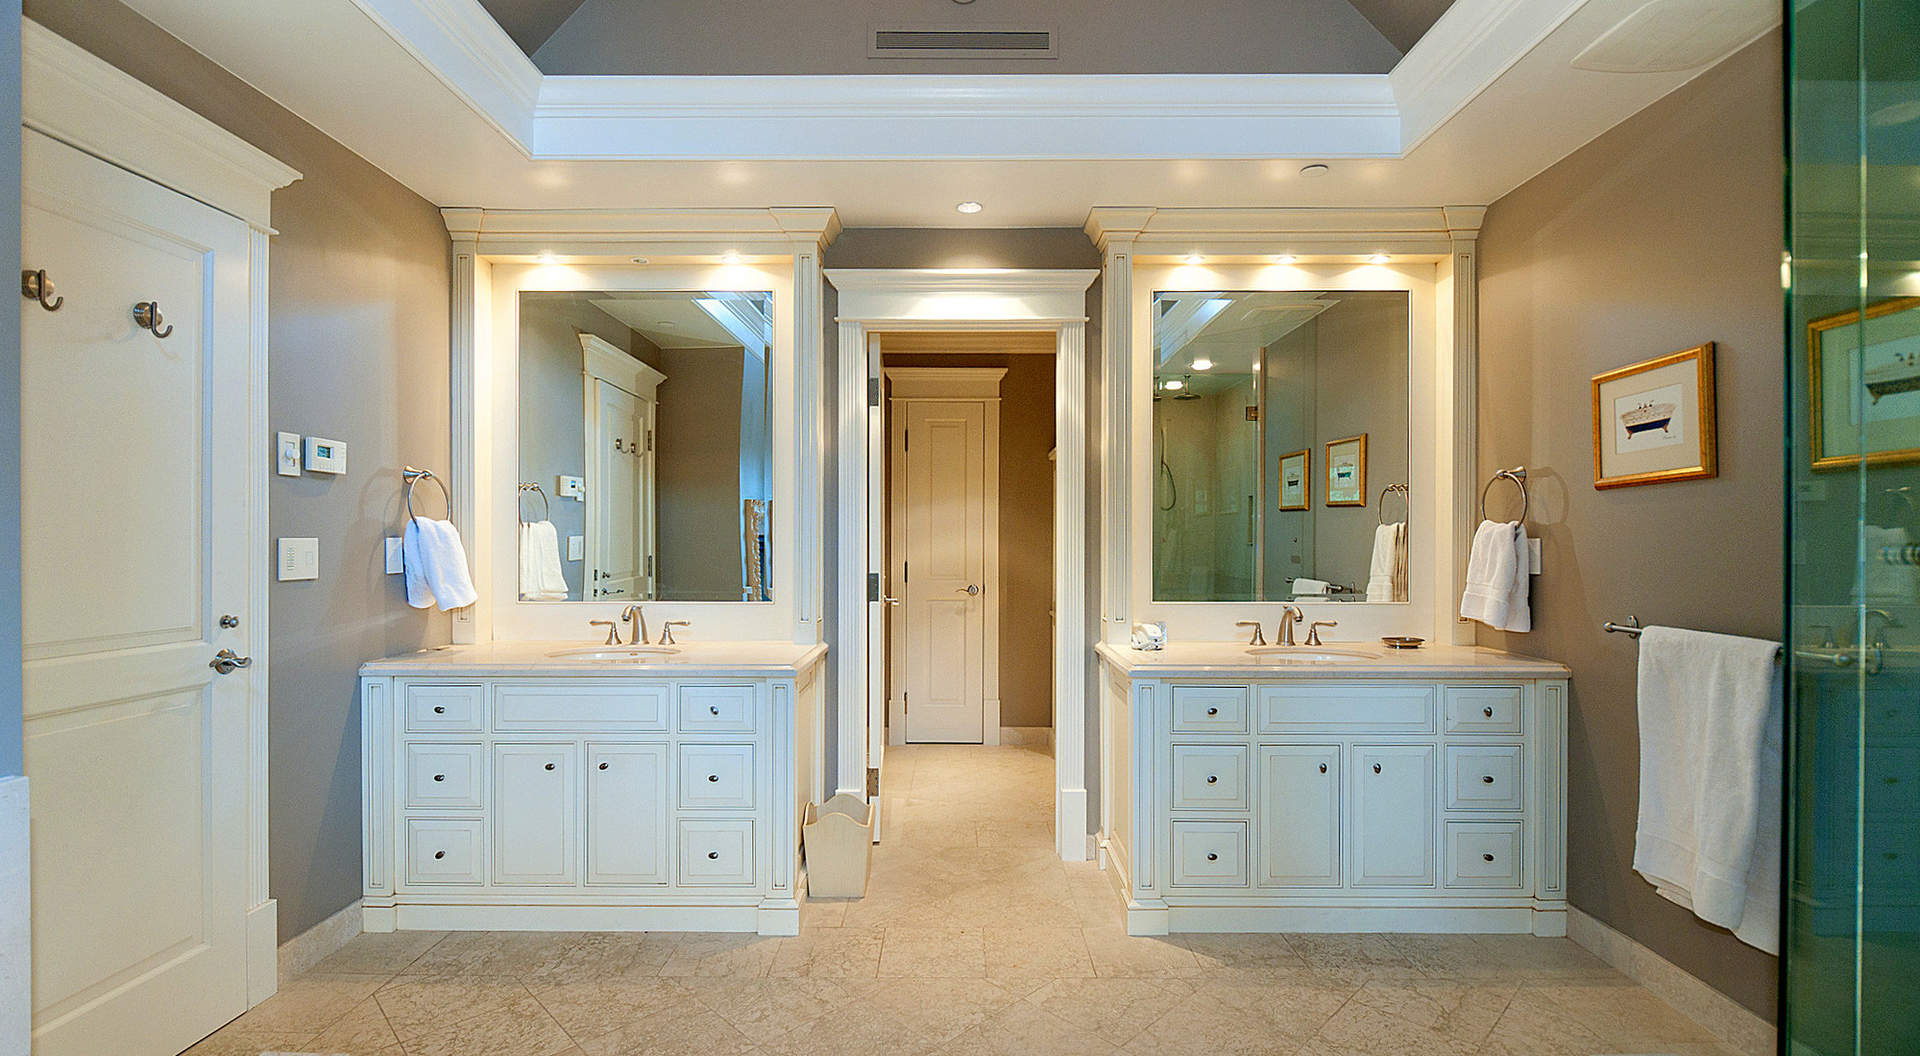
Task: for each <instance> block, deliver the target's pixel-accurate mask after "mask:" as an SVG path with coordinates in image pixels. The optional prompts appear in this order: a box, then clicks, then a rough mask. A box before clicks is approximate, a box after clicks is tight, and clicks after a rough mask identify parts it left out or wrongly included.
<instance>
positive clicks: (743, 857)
mask: <svg viewBox="0 0 1920 1056" xmlns="http://www.w3.org/2000/svg"><path fill="white" fill-rule="evenodd" d="M679 835H680V883H681V884H682V885H683V886H686V887H743V886H748V885H751V884H752V883H753V882H754V878H753V822H752V821H748V820H744V819H743V820H740V821H705V820H698V819H695V820H683V821H681V822H680V833H679Z"/></svg>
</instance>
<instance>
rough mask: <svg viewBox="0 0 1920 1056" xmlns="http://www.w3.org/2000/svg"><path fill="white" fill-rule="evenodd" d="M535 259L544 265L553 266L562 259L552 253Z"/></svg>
mask: <svg viewBox="0 0 1920 1056" xmlns="http://www.w3.org/2000/svg"><path fill="white" fill-rule="evenodd" d="M534 259H535V260H537V261H539V262H540V263H542V264H551V263H553V262H554V261H556V260H559V259H560V258H559V257H556V256H554V255H553V254H551V253H542V254H540V255H539V256H538V257H535V258H534Z"/></svg>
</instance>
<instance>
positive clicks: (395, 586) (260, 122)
mask: <svg viewBox="0 0 1920 1056" xmlns="http://www.w3.org/2000/svg"><path fill="white" fill-rule="evenodd" d="M26 13H27V15H28V16H29V17H32V18H34V19H36V20H38V21H40V22H41V23H43V24H45V25H46V26H47V27H48V28H50V29H52V30H54V31H55V32H57V33H59V34H61V35H62V36H65V37H66V38H68V39H69V40H72V41H73V42H75V43H76V44H79V45H80V46H82V47H84V48H86V49H88V50H89V51H92V52H94V53H95V54H97V55H99V56H100V57H102V58H104V59H106V60H107V61H109V62H112V63H113V64H114V65H116V66H118V67H120V68H121V69H124V70H126V71H127V72H128V73H130V74H132V75H134V76H135V77H138V78H140V79H141V80H143V81H145V82H147V83H148V84H151V85H153V86H154V87H155V88H158V89H159V90H161V91H163V92H165V93H167V94H168V95H170V96H172V97H173V98H174V99H176V100H178V101H180V102H181V103H183V104H185V105H186V106H188V107H191V108H192V109H194V110H196V111H198V112H199V113H201V114H202V115H204V116H206V117H207V118H209V119H211V120H212V121H214V122H215V123H217V124H219V125H221V126H223V127H225V128H227V129H229V130H230V131H232V132H234V133H235V134H237V135H239V136H240V137H241V138H243V139H246V140H247V141H249V142H251V143H252V144H254V145H255V146H257V147H259V148H260V149H262V150H264V151H266V152H267V153H269V154H271V155H273V156H274V157H276V158H279V159H280V160H281V161H284V162H286V163H287V164H289V165H292V166H293V167H294V168H296V169H299V170H300V171H301V172H302V173H304V174H305V178H304V179H302V180H300V181H299V182H297V183H295V184H293V185H292V186H290V187H288V188H286V189H284V190H281V191H279V192H277V193H275V194H274V196H273V225H274V227H275V228H277V229H278V230H279V232H280V233H279V235H278V236H276V237H275V238H274V239H273V243H272V248H271V250H270V253H271V270H270V274H269V276H268V281H269V283H270V299H269V302H268V306H269V310H270V329H269V334H268V339H269V342H270V345H271V349H272V360H271V367H270V369H271V372H272V377H271V388H270V392H269V409H270V425H271V427H272V428H274V429H284V430H287V431H290V432H299V433H309V432H311V433H318V434H320V435H322V436H327V437H331V438H333V439H336V440H342V441H345V442H346V444H347V447H348V453H349V456H350V457H349V460H348V463H349V466H350V470H351V471H350V472H349V473H348V474H347V475H346V476H344V477H340V478H332V477H325V476H305V477H301V478H298V479H292V478H284V477H274V478H273V479H272V481H271V488H270V491H269V494H268V501H269V505H270V522H271V533H272V535H273V536H274V537H275V538H278V537H280V536H283V535H295V536H318V537H319V539H320V570H321V576H320V579H318V580H316V581H311V582H304V583H275V584H273V586H272V591H271V594H270V610H271V612H270V619H271V621H272V638H273V645H272V649H271V651H270V654H269V655H270V657H271V661H272V675H271V686H270V690H271V693H272V705H271V710H270V722H271V734H270V741H269V746H268V752H269V760H270V767H271V769H270V781H271V791H270V794H269V806H268V811H269V818H268V825H269V838H270V840H271V842H272V847H271V863H270V871H269V878H268V889H269V892H270V893H271V894H272V895H273V897H275V898H277V899H279V903H280V936H281V938H283V939H285V938H290V937H292V936H294V935H297V934H299V933H300V932H301V931H304V930H305V929H307V928H309V927H311V926H312V925H314V924H315V923H317V922H318V921H320V920H322V919H324V918H325V917H327V916H328V915H330V914H332V913H334V912H335V911H337V910H339V909H341V908H342V907H344V906H346V905H347V904H348V903H350V902H352V901H353V900H354V899H356V898H358V897H359V895H360V722H359V713H358V706H357V701H356V694H355V674H356V671H357V669H358V667H359V665H360V663H361V662H362V661H364V660H367V659H370V658H372V657H378V656H386V655H390V654H393V653H400V652H405V651H408V650H412V649H418V648H421V647H423V646H428V645H437V644H441V643H444V642H445V641H446V640H447V637H448V631H449V623H448V618H447V617H446V616H444V615H439V614H434V615H426V614H421V613H417V612H415V611H414V610H412V609H409V608H407V606H406V601H405V598H404V594H403V591H402V588H401V583H400V577H399V576H387V575H384V574H383V572H382V568H383V544H382V542H381V539H382V537H383V536H385V535H387V534H398V532H399V530H400V528H401V524H402V513H401V493H402V489H401V481H400V466H401V464H402V463H412V464H414V465H417V466H427V467H431V468H433V469H435V470H437V471H440V472H441V473H445V472H446V471H447V438H448V418H447V401H448V390H447V351H448V314H449V313H448V306H449V304H450V291H449V278H448V276H449V268H448V251H449V247H448V240H447V233H446V228H445V227H444V226H443V225H442V223H441V221H440V215H439V213H438V211H437V210H435V209H434V207H433V206H432V205H431V204H430V203H428V202H427V201H426V200H424V199H422V198H420V197H419V196H418V195H415V194H413V193H412V192H411V191H408V190H407V189H406V188H404V187H402V186H400V185H399V184H398V183H396V182H394V181H393V180H392V179H391V178H389V177H387V176H386V175H385V174H383V173H381V172H379V171H378V170H376V169H375V168H373V166H371V165H369V164H368V163H367V162H365V161H363V160H361V159H360V158H359V157H358V156H356V155H355V154H353V153H352V152H350V151H348V150H347V149H346V148H344V147H342V146H340V145H339V144H338V143H336V142H334V141H333V140H331V139H329V138H327V137H326V136H325V135H323V134H322V133H320V132H319V131H318V130H317V129H315V128H313V127H312V126H310V125H308V124H306V123H305V122H304V121H302V120H300V119H299V118H298V117H296V116H294V115H293V114H292V113H290V112H288V111H287V110H285V109H283V108H282V107H280V106H278V105H277V104H275V103H273V102H272V101H271V100H269V99H267V98H266V97H265V96H263V95H261V94H259V93H258V92H256V91H254V90H253V89H252V88H250V87H248V86H247V85H246V84H244V83H242V82H241V81H240V80H238V79H237V78H235V77H233V76H232V75H231V74H229V73H227V72H226V71H224V70H222V69H220V68H219V67H217V66H215V65H214V64H213V63H212V62H210V61H208V60H207V59H205V58H203V57H202V56H200V55H199V54H198V53H196V52H194V51H192V50H191V49H189V48H188V47H186V46H185V45H184V44H182V43H180V42H179V41H178V40H175V39H174V38H172V37H170V36H168V35H167V34H166V33H165V32H164V31H163V30H161V29H160V28H159V27H157V26H155V25H153V24H152V23H149V22H147V21H146V20H145V19H143V18H141V17H140V16H139V15H137V14H135V13H134V12H133V11H132V10H130V9H128V8H127V7H125V6H123V5H121V4H118V3H115V2H113V0H34V2H33V3H31V4H28V5H27V11H26ZM7 332H8V333H14V332H17V331H15V330H11V329H10V330H8V331H7ZM254 440H255V442H256V443H260V444H270V443H271V442H272V438H271V437H269V436H261V437H255V438H254ZM426 501H427V502H428V503H429V504H432V505H436V509H437V503H438V502H439V496H437V495H435V496H433V497H432V498H431V499H428V500H426ZM248 559H249V560H255V561H263V560H266V559H267V558H266V555H263V554H255V555H251V556H250V557H249V558H248Z"/></svg>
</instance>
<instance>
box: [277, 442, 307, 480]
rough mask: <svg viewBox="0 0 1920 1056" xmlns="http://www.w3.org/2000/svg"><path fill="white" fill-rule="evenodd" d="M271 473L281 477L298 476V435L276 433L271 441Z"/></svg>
mask: <svg viewBox="0 0 1920 1056" xmlns="http://www.w3.org/2000/svg"><path fill="white" fill-rule="evenodd" d="M273 471H274V472H275V473H278V474H280V475H281V476H283V477H297V476H299V475H300V434H299V433H278V434H275V436H274V440H273Z"/></svg>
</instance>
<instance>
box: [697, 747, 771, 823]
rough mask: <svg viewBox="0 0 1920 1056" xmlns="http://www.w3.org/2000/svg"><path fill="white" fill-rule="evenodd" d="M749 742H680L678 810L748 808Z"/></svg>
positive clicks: (750, 777)
mask: <svg viewBox="0 0 1920 1056" xmlns="http://www.w3.org/2000/svg"><path fill="white" fill-rule="evenodd" d="M753 776H754V774H753V745H751V744H683V745H681V746H680V808H681V809H682V810H752V809H753Z"/></svg>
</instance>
